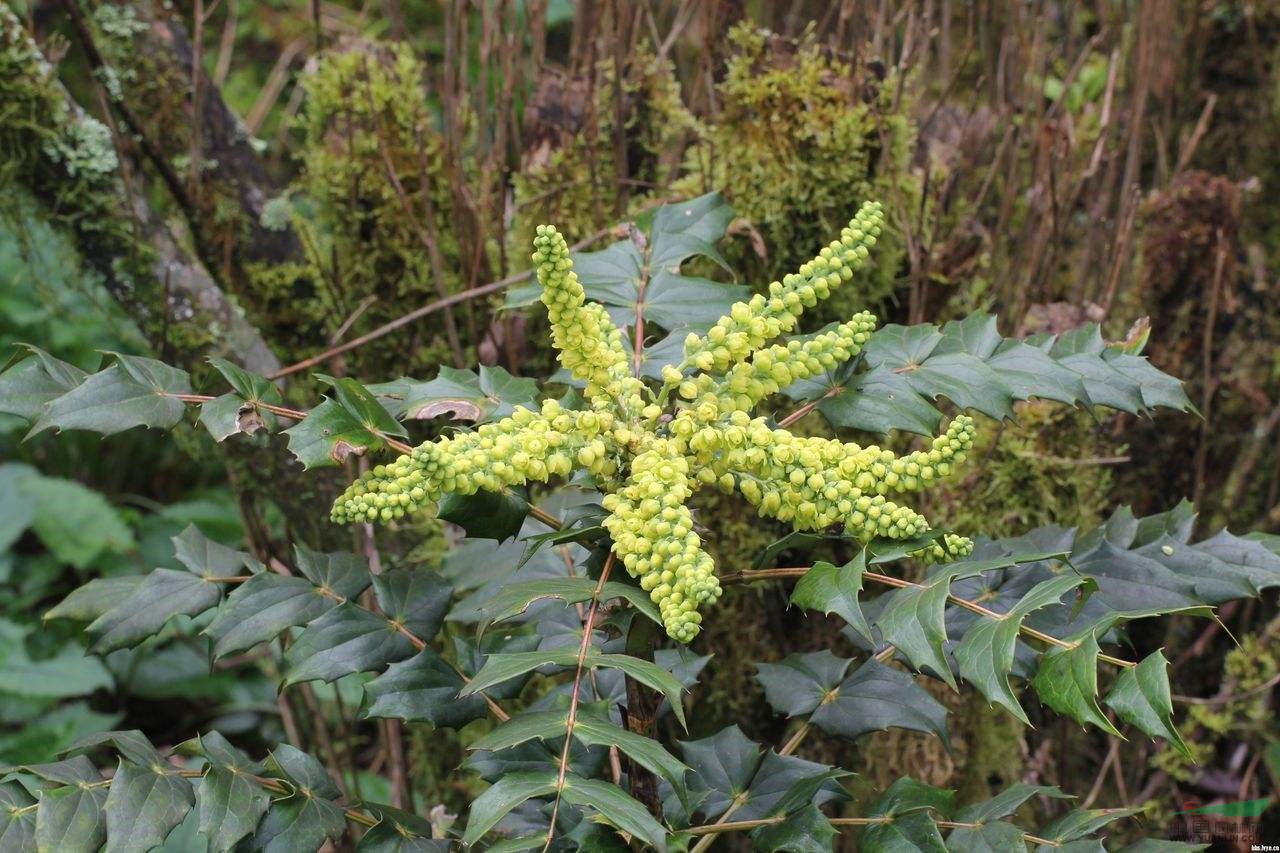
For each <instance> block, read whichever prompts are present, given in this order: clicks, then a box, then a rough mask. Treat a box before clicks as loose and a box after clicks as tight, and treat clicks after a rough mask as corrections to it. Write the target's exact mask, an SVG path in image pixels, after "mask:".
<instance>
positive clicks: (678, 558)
mask: <svg viewBox="0 0 1280 853" xmlns="http://www.w3.org/2000/svg"><path fill="white" fill-rule="evenodd" d="M883 221H884V220H883V213H882V211H881V207H880V205H879V204H878V203H876V202H869V203H867V204H865V205H863V207H862V209H861V210H860V211H859V212H858V215H857V216H856V217H854V219H853V221H851V222H850V223H849V225H848V227H847V228H845V229H844V231H843V232H842V233H841V235H840V239H839V240H837V241H835V242H833V243H831V245H829V246H827V247H826V248H824V249H823V250H822V252H821V254H819V255H818V257H816V258H814V259H813V260H812V261H810V262H809V263H807V264H805V265H803V266H802V267H801V268H800V270H799V271H798V272H797V273H795V274H792V275H789V276H787V277H786V278H785V279H784V280H783V281H781V282H774V283H773V284H771V285H770V286H769V288H768V295H764V294H757V295H755V296H753V297H752V298H751V299H750V300H749V301H746V302H739V303H736V304H735V305H733V307H732V308H731V310H730V312H729V314H728V315H727V316H725V317H722V318H720V320H719V321H718V322H717V323H716V324H715V325H714V326H712V327H711V328H710V329H709V330H708V332H707V333H706V334H705V335H690V336H689V338H688V339H687V340H686V342H685V357H684V360H683V362H682V363H681V364H679V365H669V366H668V367H666V368H665V369H664V370H663V373H662V376H663V384H662V386H661V387H660V388H658V389H657V390H654V389H652V388H650V387H648V386H647V385H645V384H644V382H642V381H641V380H640V379H638V378H637V377H636V376H635V375H634V374H633V373H632V367H631V364H632V362H631V358H630V357H629V356H628V354H627V351H626V349H625V348H624V347H623V342H622V334H621V332H620V331H619V330H618V328H617V327H616V326H615V325H614V324H613V322H612V320H611V319H610V318H609V315H608V314H607V313H606V312H605V310H604V308H603V307H601V306H600V305H597V304H595V303H589V302H587V301H586V294H585V292H584V291H583V288H582V285H581V283H579V281H578V277H577V275H576V274H575V273H574V271H573V263H572V261H571V260H570V257H569V248H568V246H567V245H566V243H565V240H564V237H563V236H562V235H561V234H560V233H559V232H557V231H556V229H555V228H553V227H551V226H540V227H539V228H538V229H537V237H536V238H535V239H534V247H535V250H536V251H535V252H534V254H533V262H534V264H535V265H536V267H537V273H538V280H539V282H541V284H542V302H543V304H545V305H546V307H547V311H548V313H549V315H550V318H551V327H552V332H553V337H554V343H555V346H556V349H557V350H559V354H560V355H559V357H560V361H561V363H562V364H563V365H564V366H565V367H566V368H567V369H568V370H569V371H570V372H571V373H572V375H573V376H574V377H575V378H576V379H577V380H579V381H581V382H584V383H585V384H586V399H587V400H588V401H589V406H590V408H588V409H585V410H570V409H566V408H564V407H563V406H561V405H560V404H559V403H557V402H555V401H553V400H548V401H546V402H544V403H543V404H542V407H541V410H540V411H536V412H535V411H531V410H529V409H525V408H517V409H516V410H515V411H514V412H513V413H512V414H511V415H510V416H509V417H506V418H503V419H502V420H500V421H498V422H496V423H491V424H485V425H483V426H480V427H479V428H477V429H476V430H474V431H472V432H466V433H460V434H457V435H451V436H448V437H446V438H441V439H439V440H437V441H432V442H426V443H424V444H422V445H420V446H419V447H417V448H416V449H414V451H413V452H412V453H411V454H409V455H406V456H401V457H400V458H399V459H397V460H396V461H395V462H393V463H391V464H389V465H379V466H377V467H376V468H374V469H373V470H372V471H370V472H368V473H367V474H365V475H364V476H363V477H361V478H360V479H359V480H357V481H356V482H355V483H353V484H352V485H351V486H350V488H348V489H347V491H346V492H345V493H344V494H343V495H342V496H341V497H340V498H339V499H338V500H337V502H336V503H335V504H334V508H333V519H334V520H335V521H338V522H352V521H375V520H383V521H391V520H393V519H397V518H401V517H403V516H404V515H405V513H407V512H409V511H412V510H415V509H419V508H421V507H423V506H424V505H425V504H427V503H429V502H433V501H436V500H438V499H439V498H440V497H441V496H443V495H445V494H449V493H454V494H464V495H467V494H473V493H474V492H476V491H477V490H480V489H486V490H490V491H496V490H501V489H503V488H505V487H508V486H515V485H522V484H525V483H527V482H530V481H536V482H545V481H547V480H549V479H551V478H552V477H564V476H566V475H568V474H570V473H571V472H572V471H573V470H574V469H583V470H586V471H587V472H589V473H590V474H591V475H592V476H594V477H595V479H596V481H597V483H598V484H599V486H600V488H601V490H602V491H604V492H605V497H604V502H603V503H604V508H605V510H607V511H608V513H609V515H608V517H607V519H606V521H605V522H604V525H605V527H606V528H607V529H608V531H609V533H610V535H611V537H612V540H613V551H614V553H615V554H616V555H617V557H618V558H619V559H620V560H621V561H622V563H623V565H624V566H626V568H627V571H628V572H630V573H631V574H632V575H633V576H635V577H637V578H639V581H640V585H641V586H642V587H643V588H644V589H645V590H646V591H648V592H649V594H650V596H651V597H652V598H653V600H654V602H656V603H657V604H658V607H659V609H660V611H661V614H662V620H663V623H664V625H665V626H666V629H667V633H668V634H670V635H671V636H672V637H674V638H675V639H677V640H680V641H682V642H688V641H689V640H691V639H692V638H693V637H694V636H695V635H696V634H697V633H698V630H699V625H700V623H701V622H702V613H701V612H700V611H699V608H700V606H701V605H703V604H706V603H710V602H713V601H715V600H716V599H717V598H718V597H719V596H720V584H719V581H718V580H717V578H716V574H715V567H714V566H713V564H712V560H711V558H710V557H709V556H708V555H707V554H706V552H705V551H703V549H702V547H701V544H702V543H701V539H700V538H699V536H698V534H697V532H696V531H695V530H694V523H693V518H692V516H691V514H690V511H689V509H688V506H687V501H688V498H689V496H690V495H691V494H692V493H693V491H694V490H695V489H698V488H700V487H702V486H714V487H716V488H719V489H721V490H723V491H725V492H733V491H737V492H739V493H741V494H742V495H743V496H744V497H745V498H746V499H747V500H748V501H749V502H750V503H751V504H752V505H753V506H754V507H756V509H757V511H758V512H759V513H760V514H761V515H763V516H767V517H770V518H776V519H778V520H779V521H783V522H786V523H789V524H791V525H792V526H793V527H795V528H796V529H797V530H822V529H825V528H828V527H830V526H832V525H837V524H838V525H843V527H844V528H845V530H847V531H848V532H849V533H850V534H851V535H853V536H855V537H857V538H858V539H860V540H862V541H867V540H870V539H872V538H876V537H887V538H890V539H909V538H911V537H914V536H918V535H920V534H923V533H924V532H925V531H927V530H928V529H929V524H928V522H927V521H926V520H925V519H924V517H923V516H921V515H920V514H919V513H917V512H915V511H914V510H912V509H910V508H908V507H905V506H902V505H900V504H898V503H895V502H894V501H893V500H890V497H891V496H895V495H898V494H901V493H905V492H911V491H917V490H920V489H923V488H924V487H926V486H928V485H929V484H930V483H932V482H933V481H934V480H936V479H938V478H939V477H945V476H946V475H947V474H949V473H950V472H951V470H952V468H953V467H954V466H955V465H957V464H959V463H960V462H963V461H964V457H965V453H966V451H968V450H969V448H970V447H971V446H972V444H973V435H974V428H973V421H972V420H971V419H970V418H968V417H966V416H964V415H961V416H958V417H956V418H955V419H954V420H953V421H952V422H951V424H950V426H949V427H948V428H947V430H946V432H944V433H943V434H942V435H940V436H938V437H937V438H935V439H933V441H932V443H931V445H930V446H929V448H928V449H927V450H917V451H915V452H912V453H908V454H906V455H901V456H899V455H896V454H894V453H893V452H891V451H889V450H885V449H882V448H879V447H875V446H871V447H863V446H861V445H858V444H852V443H849V442H842V441H838V440H834V439H827V438H800V437H797V436H793V435H792V434H791V433H790V432H788V431H787V430H785V429H779V428H777V427H776V426H773V425H772V424H771V423H770V422H769V421H768V420H766V419H765V418H763V417H753V416H752V415H751V414H750V412H751V410H752V409H754V408H755V406H756V405H757V404H758V403H759V402H760V401H761V400H763V399H764V398H765V397H767V396H768V395H770V394H773V393H775V392H777V391H778V390H780V389H781V388H784V387H786V386H788V385H790V384H791V383H792V382H795V381H797V380H801V379H806V378H809V377H813V376H817V375H820V374H822V373H823V372H824V371H828V370H831V369H833V368H835V367H837V366H838V365H839V364H841V363H842V362H845V361H848V360H849V359H850V358H852V357H853V356H855V355H856V354H857V353H858V352H859V351H861V349H862V347H863V346H864V345H865V344H866V342H867V341H868V339H869V338H870V336H871V332H872V330H873V329H874V327H875V318H873V317H872V316H871V315H870V314H868V313H865V312H863V313H860V314H857V315H855V316H854V317H853V318H852V319H850V320H849V321H848V322H846V323H843V324H840V325H837V326H833V327H831V328H829V329H828V330H825V331H823V332H822V333H820V334H817V335H814V336H812V337H810V338H808V339H807V340H803V341H800V340H792V341H789V342H788V343H786V344H774V345H772V346H766V344H767V343H768V342H769V341H771V340H773V339H775V338H777V337H779V336H781V335H785V334H787V333H789V332H792V331H793V330H794V329H795V326H796V323H797V321H798V320H799V317H800V315H801V314H802V313H803V312H804V310H805V309H806V308H810V307H812V306H813V305H815V304H816V303H817V302H818V301H819V300H821V299H824V298H826V297H827V296H828V295H830V294H831V292H832V291H833V290H834V289H836V288H838V287H839V286H840V285H841V284H843V283H844V282H846V281H848V280H849V279H850V278H852V276H853V274H854V272H855V271H856V270H857V269H858V268H859V267H860V266H861V265H862V264H863V263H864V262H865V261H866V259H867V257H868V253H869V249H870V247H871V246H874V245H875V241H876V237H877V236H878V235H879V233H880V230H881V228H882V227H883ZM971 549H972V543H971V542H970V541H969V540H968V539H965V538H963V537H959V536H952V535H948V536H947V537H945V538H943V539H941V540H935V542H934V543H933V544H932V545H930V546H928V547H927V548H925V549H923V550H922V551H921V552H919V556H920V557H922V558H925V559H929V560H945V559H951V558H954V557H957V556H963V555H966V554H968V553H969V551H970V550H971Z"/></svg>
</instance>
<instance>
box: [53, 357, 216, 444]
mask: <svg viewBox="0 0 1280 853" xmlns="http://www.w3.org/2000/svg"><path fill="white" fill-rule="evenodd" d="M115 359H116V362H115V364H113V365H111V366H110V367H108V368H107V369H106V370H103V371H101V372H99V373H94V374H92V375H91V376H89V377H87V378H86V379H85V380H84V381H83V382H82V383H80V384H79V385H77V386H76V387H75V388H72V389H71V390H70V391H68V392H67V393H65V394H63V395H62V396H60V397H56V398H54V399H52V400H50V401H49V402H48V403H47V404H46V405H45V408H44V412H43V414H41V416H40V418H39V419H38V420H37V421H36V423H35V425H34V426H33V427H32V428H31V433H30V434H31V435H35V434H37V433H41V432H44V431H45V430H47V429H60V430H61V429H84V430H90V431H92V432H99V433H102V434H103V435H111V434H113V433H117V432H121V431H122V430H126V429H130V428H131V427H136V426H146V427H160V428H162V429H168V428H169V427H172V426H173V425H174V424H176V423H177V422H178V421H180V420H182V414H183V412H184V410H185V409H186V406H185V404H184V403H183V402H182V401H181V400H178V399H177V398H176V397H175V395H178V394H190V393H191V382H190V379H189V377H188V376H187V374H186V372H185V371H182V370H178V369H177V368H173V367H170V366H169V365H167V364H164V363H163V362H159V361H156V360H155V359H151V358H141V357H139V356H131V355H119V354H116V355H115Z"/></svg>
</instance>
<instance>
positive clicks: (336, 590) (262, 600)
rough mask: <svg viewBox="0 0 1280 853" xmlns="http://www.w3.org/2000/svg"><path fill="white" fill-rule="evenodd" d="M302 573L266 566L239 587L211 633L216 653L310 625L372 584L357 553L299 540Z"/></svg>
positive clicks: (239, 648) (244, 646)
mask: <svg viewBox="0 0 1280 853" xmlns="http://www.w3.org/2000/svg"><path fill="white" fill-rule="evenodd" d="M295 553H296V558H297V559H296V562H297V567H298V571H300V572H301V573H302V577H290V576H286V575H278V574H275V573H272V572H263V573H261V574H257V575H254V576H253V577H252V578H250V579H249V580H247V581H245V582H244V583H243V584H241V585H240V586H238V587H236V588H235V589H234V590H233V591H232V592H231V594H230V595H229V596H227V600H226V601H225V602H224V603H223V605H222V606H221V607H220V608H219V609H218V615H217V616H216V617H215V618H214V620H213V621H212V622H210V623H209V626H208V627H207V628H205V631H204V632H205V633H206V634H208V635H209V636H211V637H213V639H214V646H213V653H214V657H222V656H223V655H228V654H232V653H234V652H239V651H244V650H245V649H248V648H251V647H253V646H255V645H257V644H258V643H262V642H266V641H267V640H270V639H272V638H274V637H275V636H276V635H278V634H279V633H280V632H281V631H284V630H285V629H286V628H292V627H295V626H298V625H305V624H307V623H308V622H311V621H312V620H314V619H317V618H319V617H320V616H322V615H324V614H325V613H327V612H328V611H329V610H331V609H332V608H334V607H336V606H337V605H338V604H339V603H340V602H342V601H345V600H348V599H353V598H355V597H356V596H357V595H359V594H360V593H361V592H363V591H364V589H365V587H367V586H368V585H369V582H370V577H371V576H370V574H369V567H368V565H367V564H366V563H365V562H364V561H363V560H361V559H360V558H359V557H357V556H355V555H354V554H342V553H338V554H322V553H318V552H315V551H311V550H308V549H307V548H304V547H302V546H298V548H297V549H296V550H295Z"/></svg>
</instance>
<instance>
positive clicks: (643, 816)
mask: <svg viewBox="0 0 1280 853" xmlns="http://www.w3.org/2000/svg"><path fill="white" fill-rule="evenodd" d="M561 796H562V797H563V798H564V800H565V801H566V802H568V803H571V804H573V805H575V806H578V807H580V808H587V809H594V810H595V811H596V814H595V815H593V816H592V817H591V818H590V819H591V820H595V821H599V822H603V823H607V824H610V825H612V826H614V827H617V828H618V829H620V830H622V831H623V832H625V833H628V834H629V835H632V836H634V837H635V838H638V839H640V840H642V841H645V842H646V843H648V844H649V845H650V846H651V847H652V848H654V849H658V850H661V849H663V848H664V847H665V846H666V838H667V831H666V829H664V828H663V826H662V824H660V823H658V822H657V821H656V820H654V819H653V816H652V815H651V814H649V811H648V809H646V808H645V807H644V806H643V805H641V804H640V803H639V802H637V801H636V800H635V799H633V798H632V797H631V796H630V795H629V794H627V793H626V792H625V791H623V790H622V789H621V788H619V787H618V786H617V785H614V784H613V783H612V782H602V781H600V780H599V779H587V778H584V777H582V776H578V775H576V774H570V775H569V776H568V777H566V778H565V781H564V790H563V792H562V794H561ZM470 829H471V826H470V824H469V823H468V825H467V830H468V832H469V831H470Z"/></svg>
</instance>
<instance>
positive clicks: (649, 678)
mask: <svg viewBox="0 0 1280 853" xmlns="http://www.w3.org/2000/svg"><path fill="white" fill-rule="evenodd" d="M577 663H578V651H577V649H573V648H558V649H543V650H540V651H536V652H512V653H510V654H495V655H490V657H489V659H488V660H487V661H486V662H485V665H484V666H483V667H481V668H480V671H479V672H477V673H476V675H475V678H473V679H471V683H470V684H468V685H467V686H466V687H465V688H463V690H462V694H463V695H464V696H466V695H470V694H472V693H478V692H480V691H482V690H486V689H488V688H489V687H491V686H493V685H495V684H501V683H502V682H504V681H507V680H509V679H512V678H515V677H516V676H518V675H523V674H525V673H527V672H531V671H533V670H535V669H537V668H538V667H542V666H559V667H576V666H577ZM583 667H584V669H591V668H596V667H604V668H609V669H619V670H622V671H623V672H624V673H626V674H627V675H629V676H631V677H632V678H634V679H636V680H637V681H639V682H640V683H641V684H644V685H646V686H648V687H652V688H653V689H654V690H657V691H659V692H661V693H662V694H663V695H664V696H666V697H667V699H668V700H670V702H671V710H672V711H673V712H674V713H675V715H676V719H678V720H679V721H680V725H681V726H684V725H685V718H684V706H683V704H682V703H681V702H680V694H681V693H682V692H683V690H684V687H683V686H682V685H681V684H680V682H679V680H678V679H676V677H675V676H673V675H672V674H671V673H669V672H667V671H666V670H665V669H663V668H662V667H660V666H657V665H656V664H653V663H651V662H649V661H646V660H641V659H640V658H636V657H631V656H630V655H617V654H602V653H601V652H600V651H599V650H598V649H596V648H594V647H593V648H590V649H588V650H587V655H586V658H585V659H584V661H583Z"/></svg>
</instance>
